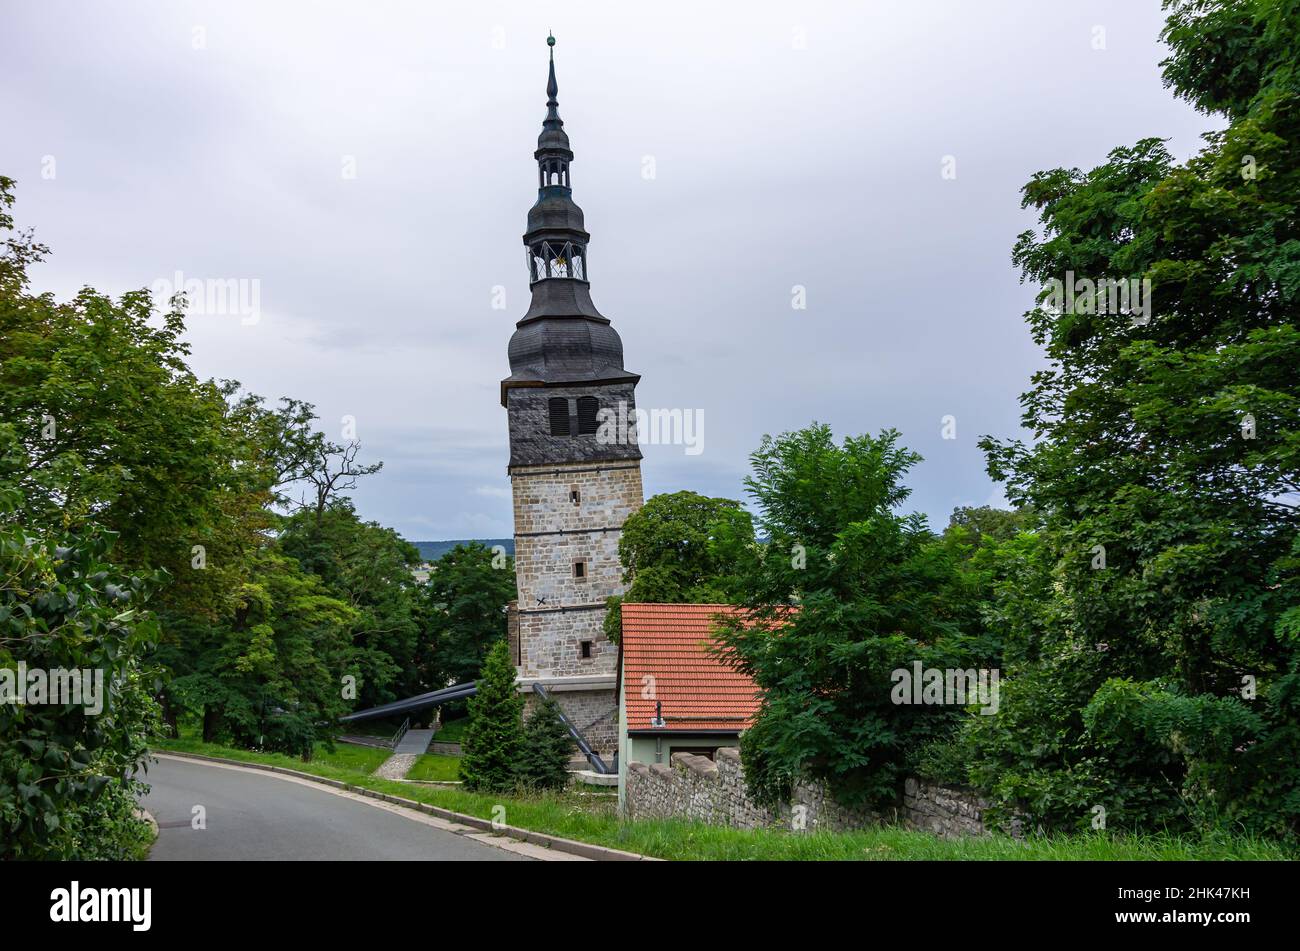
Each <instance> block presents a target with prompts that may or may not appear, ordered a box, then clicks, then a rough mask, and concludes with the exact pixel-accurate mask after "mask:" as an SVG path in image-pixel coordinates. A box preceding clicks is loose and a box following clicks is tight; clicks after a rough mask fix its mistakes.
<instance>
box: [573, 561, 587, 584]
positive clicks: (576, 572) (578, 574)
mask: <svg viewBox="0 0 1300 951" xmlns="http://www.w3.org/2000/svg"><path fill="white" fill-rule="evenodd" d="M573 579H574V580H575V581H586V580H587V562H586V561H584V560H582V559H579V560H578V561H575V562H574V563H573Z"/></svg>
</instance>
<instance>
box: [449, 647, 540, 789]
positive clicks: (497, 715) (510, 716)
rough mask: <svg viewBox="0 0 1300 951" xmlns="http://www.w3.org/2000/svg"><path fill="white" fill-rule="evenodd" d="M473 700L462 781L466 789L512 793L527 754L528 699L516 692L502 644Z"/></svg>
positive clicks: (463, 743) (490, 657)
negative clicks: (522, 757)
mask: <svg viewBox="0 0 1300 951" xmlns="http://www.w3.org/2000/svg"><path fill="white" fill-rule="evenodd" d="M477 684H478V692H477V693H476V694H475V695H474V696H473V697H471V698H470V700H469V726H468V727H467V728H466V730H465V738H464V739H463V740H462V741H461V751H462V754H463V755H462V756H461V761H460V778H461V781H462V782H464V784H465V788H466V789H471V790H475V791H477V792H508V791H509V790H511V789H513V788H514V786H515V784H516V782H517V778H518V774H517V771H518V768H519V757H520V754H521V753H522V752H523V745H522V725H521V723H520V717H521V715H522V712H523V707H524V700H523V697H522V696H521V695H520V693H519V691H518V690H517V689H515V667H514V664H512V663H511V662H510V648H509V646H508V645H507V644H506V642H505V641H498V642H497V643H496V644H495V645H493V647H492V649H491V650H489V651H488V655H487V660H485V661H484V663H483V670H482V672H481V673H480V674H479V677H478V681H477Z"/></svg>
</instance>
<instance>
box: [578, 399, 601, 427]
mask: <svg viewBox="0 0 1300 951" xmlns="http://www.w3.org/2000/svg"><path fill="white" fill-rule="evenodd" d="M599 408H600V401H599V400H597V399H596V397H594V396H580V397H578V435H580V436H594V435H595V434H596V411H597V410H598V409H599Z"/></svg>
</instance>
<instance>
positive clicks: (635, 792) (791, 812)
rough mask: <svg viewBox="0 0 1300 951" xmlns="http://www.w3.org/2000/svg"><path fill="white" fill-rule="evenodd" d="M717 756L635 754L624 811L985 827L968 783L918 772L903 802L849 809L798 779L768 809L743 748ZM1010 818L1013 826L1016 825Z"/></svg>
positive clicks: (651, 815)
mask: <svg viewBox="0 0 1300 951" xmlns="http://www.w3.org/2000/svg"><path fill="white" fill-rule="evenodd" d="M716 756H717V758H716V760H715V761H710V760H709V759H708V758H707V757H704V756H696V755H694V754H692V753H674V754H673V755H672V759H671V764H670V765H667V766H665V765H664V764H662V763H655V764H652V765H649V766H647V765H646V764H644V763H637V762H632V763H628V766H627V785H626V789H625V791H624V792H625V795H624V807H623V808H624V813H625V815H626V816H627V818H629V819H668V818H681V819H693V820H696V821H699V822H707V823H711V824H714V825H726V826H733V827H735V828H739V829H756V828H764V827H781V828H786V829H790V828H795V829H801V830H802V829H806V830H808V831H813V830H817V829H824V830H828V831H844V830H848V829H855V828H863V827H864V826H869V825H876V824H879V823H881V822H893V823H898V824H900V825H904V826H906V827H908V828H913V829H924V830H926V831H929V832H933V833H935V834H936V835H940V836H944V837H949V838H951V837H956V836H963V835H983V834H984V833H985V832H986V831H987V830H986V826H985V822H984V812H985V810H986V809H988V805H989V804H988V803H987V802H985V801H984V800H982V799H980V798H979V797H978V796H976V795H975V794H974V793H972V792H970V791H968V790H961V789H950V788H947V787H943V786H937V785H933V784H930V783H926V782H923V781H920V780H917V779H908V780H907V781H906V783H905V788H904V793H903V798H902V802H901V803H900V804H899V806H898V807H897V808H896V809H894V810H893V811H892V814H889V815H881V814H877V813H873V812H867V811H860V812H855V811H852V810H848V809H845V808H844V807H842V806H840V805H839V804H838V803H836V802H835V801H834V800H833V799H831V797H830V796H829V795H828V794H827V792H826V790H825V789H824V788H823V787H821V786H819V785H817V784H813V783H800V784H798V785H796V787H795V790H794V796H793V797H792V798H791V801H790V803H789V804H788V805H787V806H786V807H785V808H784V809H781V810H771V809H767V808H765V807H763V806H760V805H758V804H757V803H755V802H754V801H753V800H752V799H751V798H750V797H749V794H748V792H747V791H746V789H745V773H744V769H743V767H742V766H741V762H740V750H738V749H736V748H735V747H724V748H722V749H720V750H718V752H717V754H716ZM1018 831H1019V828H1018V825H1015V826H1013V828H1012V832H1013V834H1015V833H1018Z"/></svg>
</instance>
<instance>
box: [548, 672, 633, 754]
mask: <svg viewBox="0 0 1300 951" xmlns="http://www.w3.org/2000/svg"><path fill="white" fill-rule="evenodd" d="M533 692H534V693H536V694H537V695H538V696H539V697H541V698H542V699H543V700H546V699H547V698H549V697H550V693H549V692H547V690H546V688H545V687H543V686H542V685H541V684H537V683H535V684H533ZM555 706H556V712H557V713H558V714H559V716H560V722H561V723H563V724H564V726H565V728H566V729H567V730H568V731H569V736H571V737H573V742H574V743H576V744H577V745H578V750H579V751H580V752H581V753H582V755H583V756H585V757H586V758H587V762H588V763H590V764H591V768H592V769H593V770H595V771H596V772H597V773H599V774H600V775H602V776H610V775H612V774H613V773H616V772H617V771H618V769H617V767H615V768H614V769H610V768H609V766H607V765H606V764H605V761H604V760H603V759H601V758H600V754H599V753H597V752H596V751H595V750H593V749H592V748H591V746H590V745H589V744H588V743H587V739H586V737H584V736H583V735H582V734H581V733H579V732H578V728H577V727H576V726H574V725H573V723H572V722H570V720H569V718H568V717H566V716H565V715H564V711H563V710H561V709H559V704H558V703H557V704H556V705H555Z"/></svg>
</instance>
